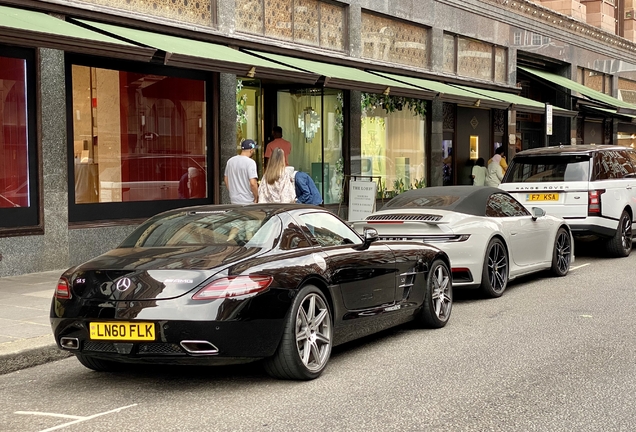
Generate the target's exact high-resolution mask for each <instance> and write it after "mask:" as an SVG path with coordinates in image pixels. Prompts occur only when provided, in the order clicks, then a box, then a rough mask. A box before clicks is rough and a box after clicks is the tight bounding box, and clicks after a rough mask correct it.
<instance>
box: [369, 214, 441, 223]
mask: <svg viewBox="0 0 636 432" xmlns="http://www.w3.org/2000/svg"><path fill="white" fill-rule="evenodd" d="M441 219H442V216H439V215H432V214H385V215H373V216H369V217H367V220H373V221H383V220H387V221H388V220H402V221H431V222H436V221H438V220H441Z"/></svg>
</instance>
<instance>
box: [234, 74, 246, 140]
mask: <svg viewBox="0 0 636 432" xmlns="http://www.w3.org/2000/svg"><path fill="white" fill-rule="evenodd" d="M241 90H243V81H241V80H236V128H237V129H239V130H240V129H241V126H243V125H244V124H247V95H246V94H243V95H241Z"/></svg>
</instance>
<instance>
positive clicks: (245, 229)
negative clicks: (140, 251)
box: [120, 210, 282, 247]
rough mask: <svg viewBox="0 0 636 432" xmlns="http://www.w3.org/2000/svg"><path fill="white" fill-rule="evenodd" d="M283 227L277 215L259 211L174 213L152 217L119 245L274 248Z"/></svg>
mask: <svg viewBox="0 0 636 432" xmlns="http://www.w3.org/2000/svg"><path fill="white" fill-rule="evenodd" d="M281 230H282V223H281V222H280V219H279V218H278V217H269V215H268V214H267V213H266V212H264V211H260V210H254V211H248V210H240V211H239V210H224V211H207V212H206V211H201V212H183V213H173V214H169V215H165V216H157V217H154V218H152V219H149V220H148V221H146V222H145V223H144V224H143V225H141V226H140V227H139V228H137V229H136V230H135V231H134V232H133V233H132V234H131V235H130V236H129V237H128V238H127V239H126V240H124V242H123V243H122V244H121V246H120V247H162V246H185V245H205V246H208V245H210V246H214V245H223V246H236V245H240V246H245V247H271V246H272V245H273V242H274V240H275V238H277V236H279V235H280V232H281Z"/></svg>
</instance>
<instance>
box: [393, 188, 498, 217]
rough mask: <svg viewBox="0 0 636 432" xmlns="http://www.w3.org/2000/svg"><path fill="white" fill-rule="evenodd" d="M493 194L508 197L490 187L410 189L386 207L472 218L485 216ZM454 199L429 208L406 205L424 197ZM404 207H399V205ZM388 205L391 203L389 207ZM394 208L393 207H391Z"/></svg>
mask: <svg viewBox="0 0 636 432" xmlns="http://www.w3.org/2000/svg"><path fill="white" fill-rule="evenodd" d="M494 193H502V194H505V195H509V194H508V192H506V191H504V190H502V189H498V188H495V187H490V186H433V187H427V188H422V189H412V190H409V191H406V192H404V193H402V194H400V195H398V196H396V197H395V198H393V199H391V201H389V202H387V205H388V206H389V207H390V209H391V210H393V209H397V208H430V209H434V210H448V211H454V212H458V213H465V214H470V215H474V216H486V202H487V201H488V198H489V197H490V196H491V195H492V194H494ZM440 196H446V197H456V198H457V199H455V200H452V202H450V201H451V200H449V204H448V205H442V206H439V205H436V206H431V207H426V206H418V205H408V203H410V202H412V201H414V200H416V199H418V198H426V197H440ZM402 202H403V203H404V204H405V205H400V204H401V203H402ZM389 203H392V204H391V205H389ZM393 206H395V207H393Z"/></svg>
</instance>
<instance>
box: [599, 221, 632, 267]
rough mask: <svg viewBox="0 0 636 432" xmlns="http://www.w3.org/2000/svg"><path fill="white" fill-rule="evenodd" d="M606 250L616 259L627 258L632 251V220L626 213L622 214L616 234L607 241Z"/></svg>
mask: <svg viewBox="0 0 636 432" xmlns="http://www.w3.org/2000/svg"><path fill="white" fill-rule="evenodd" d="M605 249H606V250H607V252H608V253H609V255H611V256H613V257H616V258H623V257H627V256H629V254H630V252H631V251H632V218H631V217H630V215H629V213H627V212H626V211H623V214H621V218H620V219H619V220H618V228H617V229H616V234H614V237H612V238H610V239H609V240H607V242H606V243H605Z"/></svg>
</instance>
